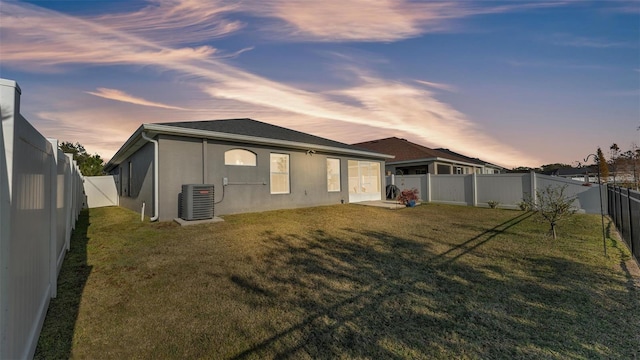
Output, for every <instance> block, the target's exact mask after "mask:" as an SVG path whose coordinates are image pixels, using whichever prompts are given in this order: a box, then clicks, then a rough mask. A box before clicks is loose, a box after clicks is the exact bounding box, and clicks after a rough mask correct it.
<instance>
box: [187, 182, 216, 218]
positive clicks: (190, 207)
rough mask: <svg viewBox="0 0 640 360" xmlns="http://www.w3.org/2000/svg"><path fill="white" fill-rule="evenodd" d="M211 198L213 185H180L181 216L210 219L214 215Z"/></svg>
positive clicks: (212, 196)
mask: <svg viewBox="0 0 640 360" xmlns="http://www.w3.org/2000/svg"><path fill="white" fill-rule="evenodd" d="M213 199H214V186H213V185H203V184H186V185H182V218H183V219H184V220H206V219H212V218H213V215H214V200H213Z"/></svg>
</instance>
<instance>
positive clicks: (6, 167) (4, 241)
mask: <svg viewBox="0 0 640 360" xmlns="http://www.w3.org/2000/svg"><path fill="white" fill-rule="evenodd" d="M20 93H21V91H20V87H19V86H18V84H16V83H15V82H14V81H8V80H4V79H0V223H1V224H2V226H0V358H2V359H7V358H11V357H15V356H17V355H16V354H18V353H19V351H16V350H15V344H14V343H13V342H11V341H10V340H9V339H10V338H11V336H12V333H13V329H11V328H10V327H9V324H10V316H9V315H10V311H9V310H10V309H9V279H10V276H11V274H10V270H11V269H10V268H9V259H10V254H9V250H10V249H11V232H12V229H11V228H12V223H11V220H12V214H11V201H12V200H11V199H12V193H11V187H12V182H13V143H14V135H15V131H14V126H15V115H16V114H19V113H20Z"/></svg>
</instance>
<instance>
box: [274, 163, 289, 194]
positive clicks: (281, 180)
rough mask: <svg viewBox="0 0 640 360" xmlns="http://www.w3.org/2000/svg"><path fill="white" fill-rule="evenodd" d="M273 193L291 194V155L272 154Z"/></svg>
mask: <svg viewBox="0 0 640 360" xmlns="http://www.w3.org/2000/svg"><path fill="white" fill-rule="evenodd" d="M270 180H271V181H270V182H271V193H272V194H288V193H289V155H287V154H271V176H270Z"/></svg>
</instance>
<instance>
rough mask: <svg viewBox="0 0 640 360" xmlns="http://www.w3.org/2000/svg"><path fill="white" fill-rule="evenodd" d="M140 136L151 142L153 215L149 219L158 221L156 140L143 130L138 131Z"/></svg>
mask: <svg viewBox="0 0 640 360" xmlns="http://www.w3.org/2000/svg"><path fill="white" fill-rule="evenodd" d="M140 135H142V138H143V139H145V140H147V141H149V142H152V143H153V214H154V215H153V217H151V219H149V220H151V221H158V217H159V211H158V140H154V139H152V138H150V137H148V136H147V134H146V133H145V132H144V131H143V132H141V133H140Z"/></svg>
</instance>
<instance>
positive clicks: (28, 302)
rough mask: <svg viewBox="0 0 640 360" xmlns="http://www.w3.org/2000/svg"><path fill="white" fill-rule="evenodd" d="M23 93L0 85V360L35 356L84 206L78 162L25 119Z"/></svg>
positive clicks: (2, 81)
mask: <svg viewBox="0 0 640 360" xmlns="http://www.w3.org/2000/svg"><path fill="white" fill-rule="evenodd" d="M20 93H21V92H20V87H19V86H18V84H16V83H15V82H14V81H10V80H5V79H0V116H1V120H2V124H1V126H0V220H1V221H2V222H1V227H0V268H1V271H0V359H28V358H32V357H33V354H34V352H35V347H36V345H37V342H38V337H39V335H40V330H41V328H42V323H43V322H44V318H45V315H46V312H47V308H48V305H49V300H50V299H51V298H53V297H55V296H56V289H57V275H58V272H59V271H60V267H61V265H62V261H63V260H64V256H65V254H66V252H67V250H68V249H69V240H70V238H71V231H72V229H73V228H74V227H75V222H76V220H77V218H78V214H79V212H80V210H81V209H82V207H83V202H84V194H83V179H82V176H81V174H80V172H79V170H78V168H77V166H76V164H75V161H73V160H72V157H71V155H70V154H64V153H63V152H62V151H60V150H59V149H58V142H57V140H48V139H46V138H45V137H43V136H42V135H41V134H40V133H39V132H38V131H37V130H35V129H34V128H33V126H31V124H29V122H28V121H27V120H25V119H24V118H23V117H22V115H20Z"/></svg>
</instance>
